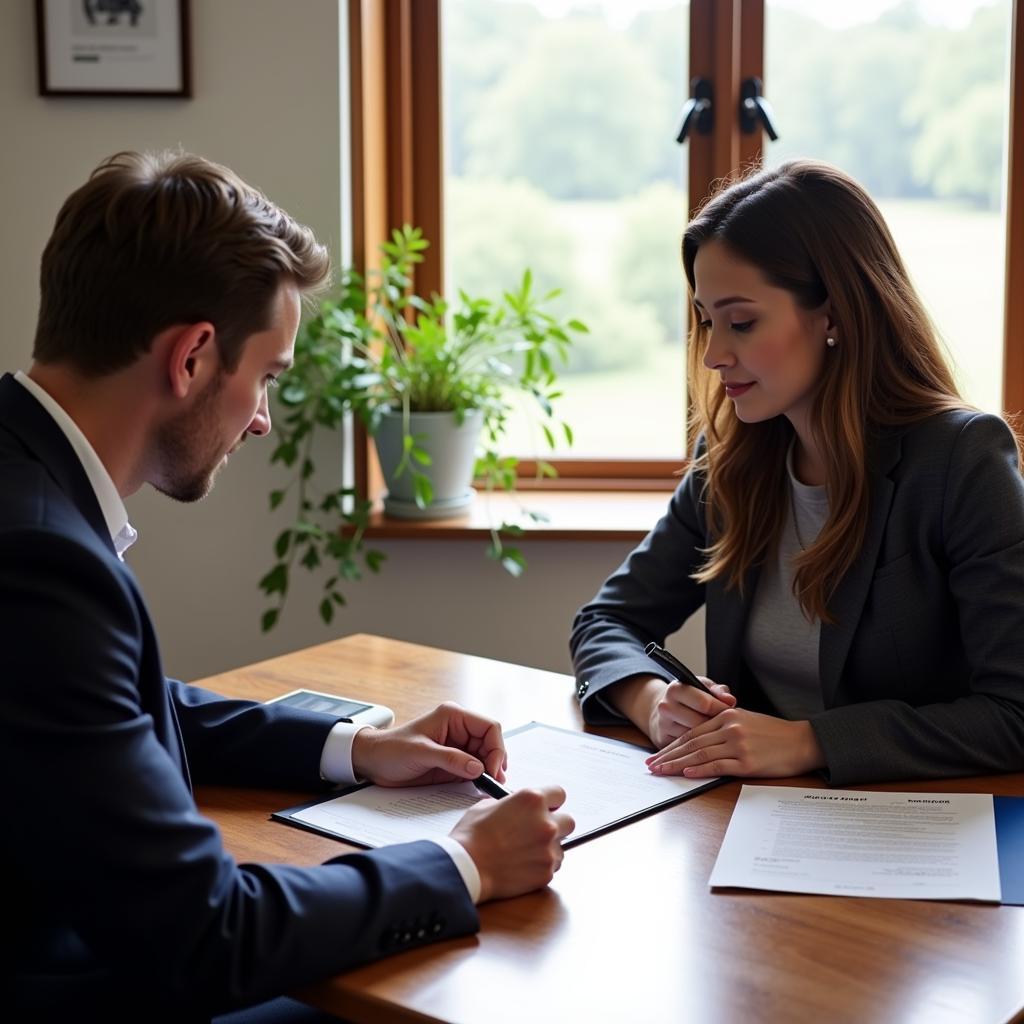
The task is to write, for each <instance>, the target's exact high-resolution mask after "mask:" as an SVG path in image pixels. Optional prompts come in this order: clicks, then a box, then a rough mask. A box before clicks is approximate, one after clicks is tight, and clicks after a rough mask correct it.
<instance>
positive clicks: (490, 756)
mask: <svg viewBox="0 0 1024 1024" xmlns="http://www.w3.org/2000/svg"><path fill="white" fill-rule="evenodd" d="M507 766H508V757H507V755H506V754H505V743H504V741H503V740H502V738H501V726H500V725H498V723H497V722H495V721H494V720H493V719H490V718H484V717H483V715H477V714H474V713H473V712H472V711H467V710H466V709H465V708H461V707H459V705H458V704H452V703H451V702H446V703H444V704H440V705H438V706H437V707H436V708H434V710H433V711H430V712H428V713H427V714H425V715H420V716H419V718H414V719H413V720H412V721H411V722H407V723H406V724H405V725H400V726H397V727H395V728H393V729H362V730H361V731H360V732H358V733H357V734H356V736H355V739H354V740H353V742H352V767H353V768H354V769H355V772H356V774H357V775H358V776H360V777H361V778H364V779H369V780H370V781H371V782H375V783H377V785H378V786H426V785H429V784H430V783H434V782H453V781H461V780H465V779H475V778H476V777H477V776H478V775H479V774H480V773H481V772H484V771H486V772H487V773H488V774H489V775H493V776H494V778H496V779H497V780H498V781H499V782H501V781H503V780H504V778H505V768H506V767H507Z"/></svg>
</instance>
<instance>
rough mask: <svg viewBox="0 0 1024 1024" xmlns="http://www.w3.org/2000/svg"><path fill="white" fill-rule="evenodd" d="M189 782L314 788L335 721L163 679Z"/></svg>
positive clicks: (318, 783)
mask: <svg viewBox="0 0 1024 1024" xmlns="http://www.w3.org/2000/svg"><path fill="white" fill-rule="evenodd" d="M167 686H168V690H169V692H170V696H171V700H172V701H173V703H174V709H175V714H176V715H177V718H178V724H179V726H180V727H181V735H182V739H183V741H184V743H185V749H186V750H187V751H188V764H189V771H190V772H191V775H192V781H193V782H194V783H198V784H207V783H208V784H216V785H228V786H256V787H259V788H267V787H275V788H282V789H318V788H325V787H328V786H329V785H330V784H329V783H326V782H324V781H323V779H321V777H320V758H321V755H322V753H323V747H324V743H325V742H326V741H327V734H328V733H329V732H330V731H331V728H332V726H333V725H334V724H335V723H336V722H338V721H340V719H338V718H336V717H334V716H332V715H325V714H322V713H319V712H316V711H305V710H303V709H301V708H293V707H288V706H285V705H278V704H261V703H260V702H259V701H252V700H238V699H233V698H229V697H223V696H221V695H220V694H218V693H214V692H212V691H211V690H207V689H204V688H203V687H201V686H195V685H190V684H187V683H182V682H179V681H178V680H176V679H168V680H167Z"/></svg>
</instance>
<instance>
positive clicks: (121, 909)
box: [0, 528, 478, 1010]
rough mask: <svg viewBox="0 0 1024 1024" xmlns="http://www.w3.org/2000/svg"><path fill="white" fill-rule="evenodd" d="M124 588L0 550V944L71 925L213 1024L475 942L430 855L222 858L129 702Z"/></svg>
mask: <svg viewBox="0 0 1024 1024" xmlns="http://www.w3.org/2000/svg"><path fill="white" fill-rule="evenodd" d="M128 579H129V578H128V575H127V573H125V572H123V571H121V570H120V569H119V568H118V566H117V564H116V563H115V562H114V560H113V558H112V556H110V555H109V554H108V553H104V552H102V551H100V550H98V549H94V548H92V547H90V546H89V545H88V544H84V543H78V542H76V541H74V540H72V539H69V537H68V536H67V535H65V534H64V533H62V532H61V531H59V530H48V529H45V528H32V529H28V528H25V529H20V530H19V529H11V530H6V531H3V532H0V638H2V640H3V645H2V646H3V651H4V667H3V671H2V673H0V697H2V699H0V769H2V772H3V777H4V778H5V779H7V780H9V781H10V784H9V785H8V786H7V789H6V792H7V801H8V803H7V806H6V807H5V825H4V828H5V832H6V833H7V836H6V838H5V839H4V843H3V847H4V850H5V853H4V858H5V864H6V866H7V867H8V871H9V877H10V878H12V879H16V880H17V885H16V886H15V887H14V888H15V891H14V892H13V893H12V894H11V895H9V902H8V906H7V909H6V911H5V916H7V922H8V923H7V926H5V927H9V926H11V923H12V922H21V923H22V924H21V927H22V930H23V933H24V938H25V942H24V947H25V949H26V950H27V949H29V948H31V947H32V945H33V943H34V942H35V941H36V940H35V939H34V935H35V932H34V929H36V928H39V929H45V928H47V927H52V923H53V922H66V923H67V926H68V927H69V928H70V929H72V931H73V934H74V935H75V936H76V941H77V940H81V943H82V944H84V947H85V948H87V949H88V950H89V955H90V957H94V958H95V959H96V960H97V961H98V962H99V963H101V964H107V965H110V967H111V969H112V970H113V971H114V972H115V974H116V975H117V980H118V981H119V984H120V986H121V987H122V989H123V991H124V992H126V993H130V992H132V991H138V992H140V993H145V999H146V1000H147V1002H153V1001H155V1003H156V1004H157V1005H160V1006H163V1007H165V1008H166V1007H168V1006H178V1005H180V1006H182V1007H192V1006H201V1007H203V1008H204V1009H206V1010H209V1009H211V1008H212V1009H218V1008H221V1007H226V1006H230V1005H235V1004H238V1003H242V1002H250V1001H256V1000H260V999H263V998H267V997H269V996H272V995H275V994H278V993H280V992H281V991H284V990H286V989H290V988H294V987H296V986H300V985H303V984H306V983H309V982H312V981H314V980H318V979H321V978H324V977H326V976H329V975H331V974H334V973H336V972H338V971H341V970H344V969H345V968H348V967H350V966H352V965H354V964H358V963H361V962H364V961H368V960H372V959H374V958H376V957H379V956H381V955H383V954H385V953H388V952H392V951H395V950H397V949H400V948H403V947H404V948H408V946H410V945H416V944H421V943H423V942H427V941H431V940H434V939H439V938H448V937H451V936H453V935H460V934H465V933H468V932H472V931H475V930H476V928H477V926H478V922H477V916H476V910H475V908H474V907H473V905H472V903H471V901H470V899H469V897H468V894H467V892H466V889H465V886H464V885H463V883H462V880H461V878H460V877H459V874H458V871H457V870H456V868H455V866H454V865H453V864H452V862H451V860H450V858H449V857H448V855H447V854H446V853H445V852H444V851H443V850H442V849H441V848H440V847H438V846H437V845H436V844H433V843H412V844H405V845H401V846H395V847H391V848H388V849H384V850H379V851H374V852H371V853H360V854H353V855H348V856H342V857H338V858H335V859H333V860H331V861H329V862H328V863H326V864H324V865H320V866H316V867H287V866H281V865H256V864H248V865H239V864H237V863H236V862H235V861H234V860H233V859H232V858H231V857H230V856H229V855H228V854H227V853H226V852H225V850H224V848H223V846H222V843H221V839H220V835H219V832H218V830H217V829H216V827H215V826H214V825H213V824H212V823H211V822H210V821H208V820H206V819H205V818H203V817H202V815H200V814H199V812H198V810H197V808H196V806H195V804H194V802H193V799H192V796H191V793H190V791H189V788H188V785H187V784H186V781H185V779H184V777H183V774H182V768H181V765H180V764H179V763H178V762H177V761H176V760H175V756H174V754H173V753H172V751H170V750H168V749H167V748H166V747H165V746H164V745H163V744H161V743H160V742H159V741H158V739H157V737H156V734H155V732H154V722H153V718H152V716H151V714H150V713H149V712H148V711H147V709H146V707H145V706H144V700H143V699H142V698H141V697H140V687H141V686H144V685H146V683H145V680H144V679H143V675H144V670H143V669H144V666H143V655H142V651H141V647H142V639H141V637H142V629H143V623H142V619H141V616H142V615H144V611H143V610H142V609H141V606H140V605H139V604H138V603H137V600H136V598H135V595H134V594H133V593H132V591H131V587H130V585H129V582H128ZM154 678H155V680H156V682H155V683H154V685H157V684H158V685H159V687H161V688H162V687H163V686H164V681H163V677H162V675H157V674H154ZM164 700H166V695H165V696H164ZM153 707H155V705H153ZM222 710H223V709H222ZM229 713H230V712H229ZM242 713H243V714H244V711H243V712H242ZM186 717H187V716H186ZM303 728H305V726H301V725H300V727H299V731H300V732H301V731H302V729H303ZM319 728H320V730H321V731H323V723H322V722H321V723H320V724H319ZM187 729H188V726H187V725H186V730H187ZM313 731H316V730H313ZM228 732H230V730H228ZM229 742H230V740H229ZM316 756H317V757H318V756H319V748H317V749H316ZM307 767H308V766H307ZM39 934H40V935H42V934H44V932H43V931H40V933H39ZM26 955H27V954H26Z"/></svg>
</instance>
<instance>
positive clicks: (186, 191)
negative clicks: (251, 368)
mask: <svg viewBox="0 0 1024 1024" xmlns="http://www.w3.org/2000/svg"><path fill="white" fill-rule="evenodd" d="M329 274H330V259H329V257H328V254H327V250H326V248H325V247H324V246H322V245H321V244H320V243H319V242H317V240H316V239H315V238H314V237H313V232H312V231H311V230H310V229H309V228H308V227H306V226H305V225H302V224H299V223H297V222H296V221H295V220H293V219H292V218H291V217H289V216H288V214H287V213H285V212H284V211H283V210H282V209H280V208H279V207H277V206H275V205H274V204H273V203H272V202H270V200H269V199H267V198H266V196H264V195H263V194H262V193H261V192H259V191H258V190H257V189H254V188H252V187H251V186H250V185H247V184H246V183H245V182H244V181H242V179H241V178H239V177H238V175H236V174H235V173H234V172H233V171H231V170H229V169H228V168H226V167H222V166H220V165H219V164H215V163H212V162H211V161H209V160H204V159H203V158H202V157H199V156H193V155H192V154H189V153H181V152H164V153H132V152H124V153H117V154H115V155H114V156H112V157H109V158H108V159H106V160H104V161H103V162H102V163H101V164H100V165H99V167H97V168H96V170H94V171H93V172H92V174H91V175H90V176H89V180H88V181H87V182H86V183H85V184H84V185H83V186H82V187H81V188H79V189H78V190H77V191H76V192H74V193H72V195H71V196H70V197H69V198H68V199H67V201H66V202H65V203H64V205H63V207H61V211H60V213H59V214H58V215H57V222H56V225H55V226H54V229H53V234H52V235H51V236H50V240H49V242H48V243H47V245H46V249H45V251H44V252H43V259H42V266H41V269H40V292H41V296H40V309H39V323H38V326H37V328H36V337H35V347H34V349H33V357H34V358H35V359H37V360H38V361H39V362H41V363H54V362H66V363H69V364H71V365H72V366H73V367H74V368H75V369H77V370H78V371H79V372H81V373H84V374H88V375H90V376H100V375H102V374H106V373H112V372H114V371H116V370H119V369H122V368H123V367H125V366H128V365H130V364H131V363H133V362H134V361H135V360H136V359H137V358H138V357H139V356H140V355H141V354H142V353H144V352H146V351H148V349H149V347H150V345H151V344H152V341H153V339H154V337H155V336H156V335H157V334H158V333H160V331H162V330H164V329H166V328H168V327H171V326H173V325H175V324H188V323H199V322H202V321H204V320H208V321H210V322H211V323H212V324H213V325H214V327H215V328H216V329H217V333H216V340H217V346H218V350H219V352H220V357H221V360H222V363H223V364H224V366H225V367H226V368H227V370H228V371H229V372H230V371H232V370H234V369H235V368H236V367H237V366H238V361H239V359H240V358H241V354H242V346H243V343H244V341H245V339H246V338H248V337H249V336H250V335H251V334H254V333H256V332H259V331H263V330H266V329H268V328H269V326H270V318H271V314H272V307H273V301H274V298H275V296H276V294H277V291H278V288H279V286H280V285H281V284H282V282H284V281H287V280H291V281H293V282H294V283H295V284H296V285H297V286H298V288H299V290H300V291H302V292H310V291H315V290H317V289H319V288H320V287H322V286H323V285H324V283H325V282H326V281H327V278H328V276H329Z"/></svg>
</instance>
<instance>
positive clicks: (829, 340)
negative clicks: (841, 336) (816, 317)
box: [825, 335, 836, 348]
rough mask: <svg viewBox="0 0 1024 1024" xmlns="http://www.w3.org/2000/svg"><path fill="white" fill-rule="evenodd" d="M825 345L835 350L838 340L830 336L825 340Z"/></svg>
mask: <svg viewBox="0 0 1024 1024" xmlns="http://www.w3.org/2000/svg"><path fill="white" fill-rule="evenodd" d="M825 344H826V345H828V347H829V348H835V347H836V339H835V338H833V337H832V336H831V335H830V336H829V337H827V338H826V339H825Z"/></svg>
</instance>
